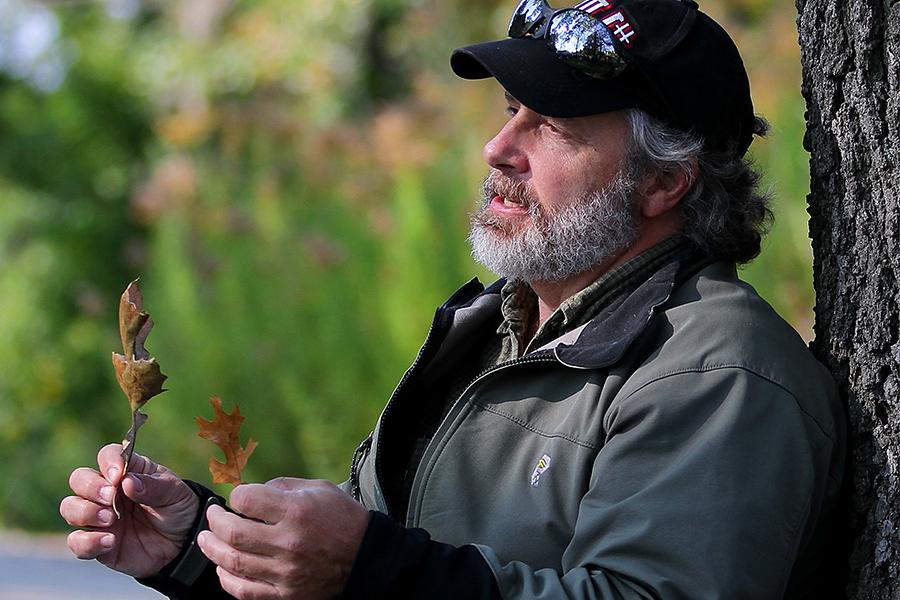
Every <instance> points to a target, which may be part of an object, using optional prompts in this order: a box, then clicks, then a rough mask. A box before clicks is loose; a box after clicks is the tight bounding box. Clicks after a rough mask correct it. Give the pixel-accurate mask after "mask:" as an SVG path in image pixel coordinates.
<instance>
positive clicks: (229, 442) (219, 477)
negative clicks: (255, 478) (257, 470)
mask: <svg viewBox="0 0 900 600" xmlns="http://www.w3.org/2000/svg"><path fill="white" fill-rule="evenodd" d="M209 403H210V404H211V405H212V407H213V411H214V412H215V416H214V417H213V420H212V421H207V420H206V419H204V418H202V417H195V418H194V421H196V422H197V427H199V428H200V431H199V432H198V433H197V435H199V436H200V437H202V438H203V439H206V440H209V441H211V442H212V443H214V444H215V445H216V446H218V447H219V448H221V449H222V452H224V453H225V463H224V464H223V463H222V462H220V461H218V460H216V459H215V458H210V459H209V472H210V473H211V474H212V478H213V483H230V484H232V485H239V484H240V483H241V471H242V470H243V468H244V467H245V466H246V465H247V459H248V458H250V455H251V454H253V451H254V450H255V449H256V446H257V443H256V442H254V441H253V438H250V440H249V441H248V442H247V447H246V448H241V441H240V439H239V438H238V432H239V431H240V428H241V423H243V422H244V417H242V416H241V409H240V407H239V406H238V405H237V404H235V405H234V410H232V411H231V414H228V413H226V412H225V411H223V410H222V400H221V399H220V398H219V397H218V396H213V397H212V398H210V399H209Z"/></svg>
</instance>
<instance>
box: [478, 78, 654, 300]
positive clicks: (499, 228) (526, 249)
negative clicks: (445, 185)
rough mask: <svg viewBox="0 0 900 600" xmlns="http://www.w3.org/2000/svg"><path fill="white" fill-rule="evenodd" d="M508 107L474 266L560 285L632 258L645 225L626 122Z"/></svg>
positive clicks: (488, 156) (614, 116) (489, 157)
mask: <svg viewBox="0 0 900 600" xmlns="http://www.w3.org/2000/svg"><path fill="white" fill-rule="evenodd" d="M507 102H508V105H509V108H508V112H509V114H510V119H509V121H508V122H507V123H506V125H505V126H504V127H503V129H502V130H501V131H500V132H499V133H498V134H497V135H496V136H495V137H494V138H493V139H491V140H490V141H489V142H488V143H487V144H486V145H485V147H484V157H485V160H486V161H487V162H488V164H489V165H490V166H491V171H490V173H489V174H488V176H487V178H486V179H485V181H484V194H483V198H482V200H483V202H482V206H481V209H480V210H479V211H478V212H477V213H476V214H475V215H473V218H472V231H471V235H470V241H471V243H472V250H473V254H474V255H475V258H476V259H477V260H478V261H479V262H481V263H482V264H484V265H485V266H487V267H488V268H489V269H491V270H492V271H494V272H496V273H497V274H498V275H501V276H504V277H507V278H510V279H522V280H525V281H530V282H534V281H560V280H563V279H565V278H567V277H570V276H572V275H575V274H578V273H582V272H584V271H587V270H589V269H590V268H592V267H595V266H597V265H599V264H601V263H603V262H604V261H607V260H608V259H611V258H613V257H615V256H616V255H618V254H621V253H622V252H624V251H625V250H627V248H628V247H629V246H631V245H632V244H633V243H634V241H635V239H636V238H637V234H638V230H639V226H640V222H639V217H638V216H637V213H636V211H635V209H634V207H633V202H632V196H633V189H634V182H633V181H632V178H631V177H630V176H629V174H628V173H626V172H625V168H624V166H625V163H626V160H625V159H626V155H627V146H628V138H629V128H628V121H627V119H626V117H625V114H624V112H614V113H605V114H600V115H592V116H590V117H578V118H571V119H554V118H549V117H545V116H542V115H540V114H538V113H536V112H534V111H532V110H530V109H528V108H527V107H525V106H522V105H521V104H520V103H519V102H517V101H516V100H515V99H514V98H512V97H511V96H509V95H507Z"/></svg>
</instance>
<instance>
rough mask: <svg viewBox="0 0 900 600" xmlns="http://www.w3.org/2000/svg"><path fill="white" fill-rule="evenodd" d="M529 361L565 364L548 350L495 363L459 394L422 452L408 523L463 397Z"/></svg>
mask: <svg viewBox="0 0 900 600" xmlns="http://www.w3.org/2000/svg"><path fill="white" fill-rule="evenodd" d="M529 363H556V364H563V363H562V362H561V361H559V360H558V359H557V358H556V356H554V354H553V353H552V352H550V351H548V350H544V351H542V352H541V353H535V354H530V355H526V356H522V357H520V358H516V359H513V360H510V361H507V362H504V363H501V364H499V365H494V366H492V367H488V368H487V369H485V370H483V371H481V373H479V374H478V375H476V376H475V378H474V379H472V381H470V382H469V384H468V385H467V386H466V387H465V389H464V390H463V391H462V393H461V394H460V395H459V396H457V398H456V400H454V401H453V406H452V407H451V408H450V410H449V411H447V414H446V416H444V419H443V420H442V421H441V424H440V425H439V426H438V428H437V430H436V431H435V433H434V436H432V438H431V439H430V440H429V441H428V445H427V446H426V447H425V451H424V452H423V453H422V459H421V460H420V461H419V466H418V468H417V469H416V474H415V476H414V478H413V483H412V486H411V488H410V491H409V498H410V502H409V506H408V507H407V511H406V523H407V525H408V526H412V527H415V526H416V521H418V519H413V518H412V516H413V514H414V513H418V511H419V499H418V495H419V492H418V488H419V484H420V481H419V478H420V477H422V473H423V468H424V467H426V466H427V464H428V461H429V460H430V459H431V455H432V454H433V453H434V450H435V440H441V439H442V438H443V430H444V429H445V427H446V426H447V425H448V423H451V422H452V421H453V420H454V419H455V418H456V416H457V415H458V414H459V412H460V410H462V407H463V404H464V403H463V402H461V401H462V399H463V398H465V397H466V395H467V394H468V392H469V390H470V389H472V387H473V386H474V385H475V384H477V383H478V382H480V381H481V380H482V379H484V378H486V377H487V376H488V375H491V374H493V373H495V372H497V371H502V370H505V369H509V368H511V367H517V366H519V365H524V364H529Z"/></svg>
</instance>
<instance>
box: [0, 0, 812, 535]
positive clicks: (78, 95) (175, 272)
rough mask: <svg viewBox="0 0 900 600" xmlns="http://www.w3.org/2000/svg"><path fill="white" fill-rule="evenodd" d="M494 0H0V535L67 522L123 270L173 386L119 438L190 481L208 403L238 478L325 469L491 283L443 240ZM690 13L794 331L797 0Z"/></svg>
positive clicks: (800, 233)
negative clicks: (457, 308) (744, 105)
mask: <svg viewBox="0 0 900 600" xmlns="http://www.w3.org/2000/svg"><path fill="white" fill-rule="evenodd" d="M514 4H515V2H514V0H503V1H502V2H500V1H495V0H442V1H440V2H439V1H437V0H333V1H331V2H322V1H309V0H302V1H301V0H292V1H291V2H285V1H283V0H256V1H253V0H247V1H241V2H231V1H228V0H95V1H83V0H58V1H53V2H51V1H49V0H45V1H43V2H39V1H36V0H0V482H2V484H0V528H14V529H25V530H31V531H51V530H63V529H65V528H66V526H65V523H63V522H62V520H61V519H60V517H59V516H58V512H57V505H58V503H59V500H60V498H61V497H62V496H64V495H66V494H67V491H66V490H67V485H66V481H67V477H68V473H69V472H70V471H71V470H72V468H73V467H75V466H78V465H87V464H93V461H94V456H95V454H96V451H97V449H98V448H99V447H100V446H102V445H103V444H105V443H108V442H110V441H118V440H120V439H121V438H122V437H123V436H124V434H125V432H126V430H127V428H128V425H129V423H130V421H129V409H128V404H127V402H126V400H125V398H124V396H123V395H122V394H121V392H120V391H119V389H118V386H117V384H116V382H115V378H114V375H113V369H112V366H111V364H110V353H111V352H112V351H114V350H119V349H120V348H119V346H120V343H119V338H118V331H117V303H118V297H119V295H120V293H121V292H122V290H123V289H124V288H125V286H126V285H127V284H128V282H129V281H131V280H132V279H134V278H136V277H138V276H140V277H141V285H142V287H143V289H144V296H145V307H146V309H147V310H148V311H149V312H150V313H151V314H152V316H153V318H154V320H155V321H156V327H155V328H154V330H153V332H152V334H151V335H150V338H149V341H148V347H149V349H150V351H151V352H152V353H153V355H155V356H156V357H157V358H158V359H159V361H160V363H161V365H162V367H163V371H164V372H165V373H166V374H167V375H168V376H169V380H168V382H167V383H168V385H167V387H168V388H169V390H170V391H169V392H167V393H165V394H163V395H161V396H158V397H157V398H154V399H153V400H152V401H151V402H150V403H148V405H147V406H146V407H145V408H146V410H145V412H146V413H147V414H149V415H150V419H149V421H148V423H147V424H146V425H145V426H144V428H143V429H142V430H141V432H140V435H139V437H138V442H137V449H138V452H141V453H145V454H148V455H150V456H153V457H154V458H155V459H156V460H158V461H159V462H162V463H164V464H166V465H169V466H171V467H172V468H173V469H175V470H176V471H177V472H178V473H180V474H182V475H183V476H185V477H188V478H192V479H195V480H198V481H201V482H207V483H208V482H209V480H210V477H209V473H208V471H207V467H206V463H207V460H208V458H209V457H210V456H212V455H217V454H218V450H217V449H216V448H215V447H214V446H213V445H212V444H210V443H209V442H206V441H204V440H201V439H200V438H198V437H197V436H196V426H195V424H194V416H196V415H203V416H207V417H208V416H210V415H211V408H210V407H209V404H208V399H209V397H210V396H211V395H213V394H218V395H220V396H222V398H223V400H224V403H225V406H226V407H230V406H232V405H233V404H234V403H239V404H240V407H241V412H242V413H243V414H244V415H245V416H246V419H247V420H246V422H245V424H244V427H243V432H242V434H243V439H244V440H245V441H246V438H247V437H248V436H252V437H253V438H254V439H256V440H258V441H259V443H260V444H259V448H258V449H257V450H256V453H255V454H254V455H253V457H252V458H251V459H250V463H249V468H248V470H247V471H246V472H245V480H247V481H265V480H267V479H269V478H271V477H273V476H276V475H282V474H284V475H292V476H301V477H324V478H330V479H332V480H335V481H341V480H343V479H345V478H346V476H347V469H348V464H349V461H350V457H351V454H352V452H353V449H354V447H355V446H356V444H357V443H358V442H359V441H360V440H361V439H362V438H363V437H364V436H365V435H366V434H367V433H368V432H369V431H370V429H371V428H372V425H373V423H374V421H375V419H376V418H377V416H378V413H379V411H380V409H381V408H382V406H383V405H384V402H385V401H386V399H387V397H388V396H389V395H390V393H391V391H392V389H393V387H394V385H395V383H396V382H397V380H398V379H399V377H400V375H401V374H402V372H403V370H404V369H405V368H406V366H407V365H408V363H409V362H410V361H411V360H412V358H413V357H414V354H415V352H416V350H417V348H418V345H419V344H420V342H421V340H422V338H423V336H424V333H425V332H426V330H427V328H428V326H429V324H430V320H431V316H432V313H433V310H434V307H435V306H436V305H437V304H439V303H440V302H441V301H442V300H443V299H444V298H445V297H446V296H447V295H448V294H449V293H451V292H452V291H453V290H454V289H456V287H457V286H458V285H459V284H461V283H462V282H464V281H466V280H467V279H468V278H470V277H471V276H472V275H473V274H477V275H479V276H481V277H482V278H483V280H490V279H491V276H490V275H489V274H488V273H485V272H484V271H483V270H482V269H480V268H478V267H476V266H475V265H474V263H473V262H472V260H471V259H470V257H469V253H468V245H467V244H466V242H465V235H466V232H467V229H468V217H467V213H468V212H469V211H470V210H471V209H472V208H473V207H474V205H475V201H476V199H477V197H478V195H479V193H478V187H479V183H480V181H481V179H482V177H483V175H484V174H485V171H486V167H485V165H484V164H483V162H482V159H481V146H482V144H483V143H484V141H485V140H486V139H488V138H489V137H490V136H491V135H492V134H493V132H494V131H495V130H497V129H498V128H499V127H500V126H501V124H502V122H503V120H504V118H505V117H504V108H505V103H504V100H503V97H502V94H501V93H499V91H498V88H497V87H496V85H495V84H494V83H492V82H479V83H472V82H462V81H459V80H456V79H455V78H454V76H453V75H452V73H451V72H450V70H449V67H448V57H449V52H450V50H451V49H452V48H454V47H456V46H459V45H463V44H466V43H470V42H475V41H483V40H486V39H491V38H496V37H501V36H502V35H503V34H505V27H506V23H507V21H508V18H509V14H510V12H511V11H512V9H513V7H514ZM701 5H702V6H701V7H702V8H703V9H704V10H705V11H707V12H708V13H710V14H711V15H713V16H714V17H715V18H716V19H718V20H719V21H720V22H722V23H723V24H725V26H726V28H727V29H729V31H730V32H732V34H733V35H734V37H735V38H736V40H737V43H738V46H739V47H740V48H741V49H742V52H743V54H744V57H745V60H746V62H747V64H748V67H749V70H750V74H751V81H752V86H753V95H754V98H755V103H756V109H757V112H759V113H762V114H763V115H765V116H766V117H767V118H769V120H770V121H771V123H772V125H773V132H772V134H771V135H770V137H769V138H768V139H766V140H762V141H759V140H758V141H756V142H755V143H754V144H753V148H752V153H753V156H754V158H755V160H756V162H757V163H758V164H759V166H760V168H761V169H762V170H763V171H764V172H765V174H766V179H765V185H766V186H768V187H770V188H771V189H772V190H773V192H774V193H775V210H776V216H777V221H776V225H775V227H774V230H773V232H772V234H771V236H770V237H769V238H768V240H767V242H766V245H765V249H764V253H763V255H762V256H761V257H760V258H759V259H758V260H757V261H756V262H755V263H753V264H752V266H750V267H748V268H746V269H745V270H744V276H745V277H746V278H747V279H749V280H750V281H751V282H752V283H753V284H754V285H756V286H757V288H758V289H759V290H760V292H761V293H762V295H763V296H764V297H765V298H767V299H768V300H769V301H770V302H771V303H772V304H773V305H775V307H776V308H777V309H778V310H779V311H780V312H781V314H782V315H784V317H785V318H786V319H787V320H788V321H790V322H791V323H792V324H793V325H794V326H795V327H796V328H797V329H798V331H800V332H801V334H802V335H804V337H806V338H807V339H809V337H810V335H811V319H812V317H811V306H812V303H813V291H812V286H811V283H810V281H811V267H810V262H811V252H810V248H809V243H808V240H807V225H806V221H807V215H806V211H805V196H806V194H807V191H808V182H807V180H808V167H807V160H808V158H807V155H806V154H805V153H804V152H803V150H802V147H801V142H802V136H803V130H804V123H803V102H802V99H801V97H800V75H799V72H800V71H799V69H800V68H799V58H798V55H799V50H798V47H797V42H796V37H797V35H796V30H795V26H794V20H795V12H794V7H793V3H788V2H783V1H780V0H701ZM219 491H220V492H223V493H227V491H228V490H227V488H225V489H220V490H219Z"/></svg>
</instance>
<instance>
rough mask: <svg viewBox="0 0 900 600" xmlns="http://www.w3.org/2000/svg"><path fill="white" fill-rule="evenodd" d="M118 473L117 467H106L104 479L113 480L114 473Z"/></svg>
mask: <svg viewBox="0 0 900 600" xmlns="http://www.w3.org/2000/svg"><path fill="white" fill-rule="evenodd" d="M118 474H119V468H118V467H110V468H109V469H107V471H106V479H107V480H108V481H115V480H116V475H118Z"/></svg>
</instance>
